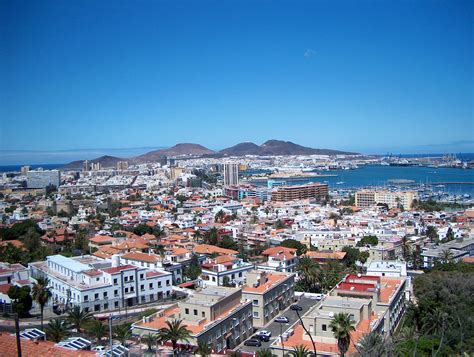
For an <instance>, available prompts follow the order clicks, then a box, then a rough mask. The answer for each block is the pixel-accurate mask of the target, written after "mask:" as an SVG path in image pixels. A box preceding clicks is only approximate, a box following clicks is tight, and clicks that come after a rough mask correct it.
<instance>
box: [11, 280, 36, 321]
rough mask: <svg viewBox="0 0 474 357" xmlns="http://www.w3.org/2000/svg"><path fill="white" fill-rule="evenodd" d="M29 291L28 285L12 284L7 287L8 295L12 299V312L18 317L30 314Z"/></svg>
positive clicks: (30, 300)
mask: <svg viewBox="0 0 474 357" xmlns="http://www.w3.org/2000/svg"><path fill="white" fill-rule="evenodd" d="M30 292H31V289H30V287H29V286H22V287H19V286H15V285H14V286H11V287H10V288H9V289H8V292H7V294H8V297H9V298H10V299H12V300H13V312H14V313H16V314H18V317H28V316H29V315H30V310H31V307H32V306H33V299H32V298H31V295H30Z"/></svg>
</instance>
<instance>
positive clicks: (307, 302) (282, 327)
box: [236, 297, 317, 353]
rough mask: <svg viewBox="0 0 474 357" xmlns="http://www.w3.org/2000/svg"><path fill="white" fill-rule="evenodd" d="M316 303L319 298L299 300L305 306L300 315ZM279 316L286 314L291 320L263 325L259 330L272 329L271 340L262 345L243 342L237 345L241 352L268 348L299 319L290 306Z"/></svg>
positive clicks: (252, 351)
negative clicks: (247, 344) (249, 344)
mask: <svg viewBox="0 0 474 357" xmlns="http://www.w3.org/2000/svg"><path fill="white" fill-rule="evenodd" d="M316 303H317V300H315V299H310V298H306V297H302V298H301V299H300V300H299V301H298V302H297V304H298V305H299V306H301V307H302V308H303V310H302V311H301V312H300V315H303V314H305V313H306V312H307V311H308V310H309V309H310V308H311V307H312V306H314V305H315V304H316ZM278 316H286V317H287V318H288V320H289V322H288V323H286V324H280V323H278V322H275V321H272V322H271V323H270V324H269V325H267V326H266V327H263V328H260V329H259V330H267V331H270V332H271V333H272V336H271V337H270V341H268V342H264V341H262V346H261V347H254V346H244V344H243V343H242V344H240V345H239V346H237V347H236V349H237V350H240V351H241V352H246V353H256V351H258V350H260V349H262V348H268V347H270V345H271V344H272V343H273V341H275V339H277V338H279V336H280V332H281V331H283V332H285V331H286V330H287V329H289V328H290V327H291V326H292V325H293V324H294V323H295V322H296V321H297V320H298V316H297V315H296V312H295V311H293V310H291V309H290V308H288V309H287V310H285V311H284V312H283V313H281V314H280V315H278ZM259 330H257V331H255V333H256V332H258V331H259ZM255 333H254V335H255ZM252 336H253V335H252Z"/></svg>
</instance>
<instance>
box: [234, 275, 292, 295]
mask: <svg viewBox="0 0 474 357" xmlns="http://www.w3.org/2000/svg"><path fill="white" fill-rule="evenodd" d="M289 276H290V275H287V274H276V273H267V279H268V280H267V281H266V282H265V283H263V284H260V285H259V286H257V287H253V286H250V285H245V286H244V287H243V288H242V292H244V293H264V292H266V291H267V290H269V289H271V288H273V287H275V286H277V285H278V284H280V283H282V282H283V281H285V280H286V279H287V278H288V277H289Z"/></svg>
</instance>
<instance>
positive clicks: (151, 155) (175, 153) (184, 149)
mask: <svg viewBox="0 0 474 357" xmlns="http://www.w3.org/2000/svg"><path fill="white" fill-rule="evenodd" d="M209 154H214V151H212V150H209V149H208V148H206V147H204V146H202V145H199V144H190V143H181V144H176V145H175V146H173V147H171V148H169V149H162V150H154V151H150V152H148V153H146V154H143V155H140V156H137V157H135V158H133V159H132V160H133V161H134V162H138V163H142V162H153V161H157V160H159V159H160V158H162V157H163V156H170V157H190V156H202V155H209Z"/></svg>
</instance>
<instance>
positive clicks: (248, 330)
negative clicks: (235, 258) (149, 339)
mask: <svg viewBox="0 0 474 357" xmlns="http://www.w3.org/2000/svg"><path fill="white" fill-rule="evenodd" d="M173 319H180V320H183V324H184V325H186V328H187V329H188V330H190V331H191V339H190V340H189V341H178V343H179V344H182V345H188V344H190V345H192V346H197V345H198V343H200V342H205V343H207V344H208V345H209V346H211V348H212V351H213V353H223V352H225V351H226V350H227V349H232V348H234V347H235V346H237V345H239V344H240V343H242V342H243V341H245V340H246V339H247V338H248V337H250V336H251V335H252V333H253V318H252V302H251V301H248V300H243V299H242V290H241V289H240V288H227V287H221V286H219V287H217V286H208V287H206V288H204V289H202V290H199V291H196V292H195V293H194V294H193V295H192V296H191V297H189V298H188V299H186V300H184V301H182V302H179V303H178V304H176V305H173V306H171V307H170V308H168V309H166V310H164V311H160V312H158V313H157V314H155V315H152V316H151V317H149V318H145V319H144V320H143V321H140V322H138V323H135V324H133V326H132V327H133V332H134V333H137V334H141V335H146V334H148V333H156V332H158V331H159V330H160V329H161V328H163V327H164V326H166V321H171V320H173Z"/></svg>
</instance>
